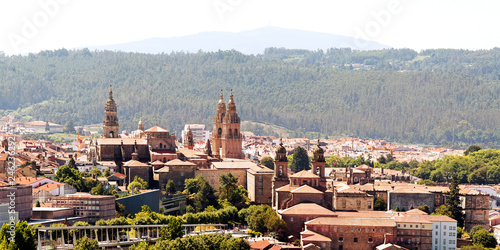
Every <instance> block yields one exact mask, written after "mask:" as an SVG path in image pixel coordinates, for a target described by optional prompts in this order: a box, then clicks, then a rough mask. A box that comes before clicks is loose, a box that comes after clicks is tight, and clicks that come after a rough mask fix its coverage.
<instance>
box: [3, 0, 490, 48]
mask: <svg viewBox="0 0 500 250" xmlns="http://www.w3.org/2000/svg"><path fill="white" fill-rule="evenodd" d="M499 11H500V1H498V0H485V1H481V0H478V1H470V0H469V1H463V0H454V1H451V0H450V1H448V0H400V1H398V0H387V1H378V0H342V1H338V0H328V1H314V0H307V1H306V0H302V1H296V0H266V1H264V0H203V1H202V0H200V1H195V0H183V1H180V0H179V1H170V0H141V1H139V0H135V1H130V0H100V1H97V0H80V1H77V0H34V1H27V0H21V1H15V0H3V1H1V2H0V34H1V37H0V51H4V52H5V53H6V54H17V53H26V52H37V51H40V50H44V49H58V48H62V47H65V48H75V47H84V46H95V45H107V44H115V43H123V42H130V41H136V40H142V39H147V38H151V37H172V36H183V35H190V34H196V33H200V32H206V31H231V32H237V31H242V30H252V29H257V28H261V27H265V26H276V27H282V28H290V29H301V30H310V31H317V32H324V33H331V34H338V35H345V36H352V37H358V38H364V39H368V40H373V41H377V42H380V43H382V44H386V45H389V46H392V47H396V48H403V47H406V48H412V49H415V50H421V49H426V48H463V49H489V48H493V47H500V32H499V29H500V27H499V26H500V14H499Z"/></svg>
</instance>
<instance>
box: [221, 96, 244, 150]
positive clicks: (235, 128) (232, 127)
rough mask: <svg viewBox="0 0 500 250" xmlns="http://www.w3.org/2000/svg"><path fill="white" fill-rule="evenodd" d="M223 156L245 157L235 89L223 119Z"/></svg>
mask: <svg viewBox="0 0 500 250" xmlns="http://www.w3.org/2000/svg"><path fill="white" fill-rule="evenodd" d="M222 120H223V122H222V138H221V141H222V155H221V157H222V158H235V159H244V158H245V156H244V155H243V151H242V142H243V136H242V135H241V133H240V118H239V117H238V114H237V113H236V104H235V103H234V100H233V90H231V94H230V96H229V102H228V103H227V110H226V114H225V115H224V118H223V119H222Z"/></svg>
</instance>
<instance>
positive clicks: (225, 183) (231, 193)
mask: <svg viewBox="0 0 500 250" xmlns="http://www.w3.org/2000/svg"><path fill="white" fill-rule="evenodd" d="M219 183H220V186H219V199H220V200H225V199H227V201H229V202H230V203H231V204H233V205H236V204H241V203H242V202H243V203H244V202H245V197H244V196H243V195H242V194H241V192H240V189H239V188H238V178H237V177H235V176H234V175H233V174H232V173H228V174H223V175H221V176H220V177H219Z"/></svg>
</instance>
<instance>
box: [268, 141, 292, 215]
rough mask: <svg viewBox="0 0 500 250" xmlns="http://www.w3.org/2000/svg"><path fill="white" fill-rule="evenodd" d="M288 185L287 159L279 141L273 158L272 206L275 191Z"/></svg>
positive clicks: (275, 199)
mask: <svg viewBox="0 0 500 250" xmlns="http://www.w3.org/2000/svg"><path fill="white" fill-rule="evenodd" d="M289 183H290V180H289V179H288V159H287V157H286V148H285V147H284V146H283V141H282V140H281V139H280V145H279V146H278V147H277V148H276V156H275V157H274V176H273V184H272V189H273V206H276V207H277V206H278V204H276V201H277V197H276V195H277V194H276V189H278V188H280V187H283V186H286V185H288V184H289Z"/></svg>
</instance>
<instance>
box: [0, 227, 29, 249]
mask: <svg viewBox="0 0 500 250" xmlns="http://www.w3.org/2000/svg"><path fill="white" fill-rule="evenodd" d="M9 231H10V225H9V223H5V224H3V225H2V228H1V229H0V249H23V250H24V249H28V250H29V249H33V250H35V249H37V246H36V233H35V230H33V228H32V227H31V226H29V225H28V223H27V222H26V221H17V223H16V224H15V229H14V240H12V238H11V237H12V235H11V234H10V233H9Z"/></svg>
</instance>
